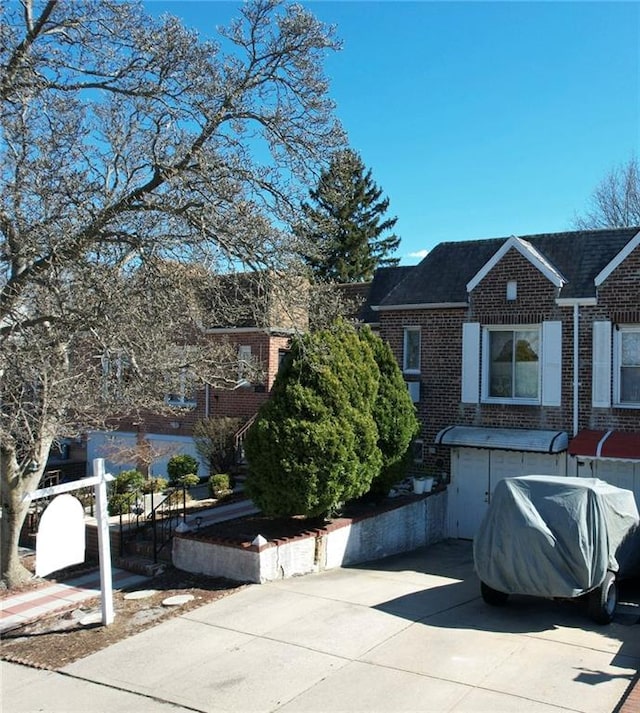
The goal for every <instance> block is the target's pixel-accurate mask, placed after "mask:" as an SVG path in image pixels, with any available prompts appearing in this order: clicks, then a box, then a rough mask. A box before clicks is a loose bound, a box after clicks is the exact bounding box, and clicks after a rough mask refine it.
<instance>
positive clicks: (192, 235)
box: [0, 0, 344, 587]
mask: <svg viewBox="0 0 640 713" xmlns="http://www.w3.org/2000/svg"><path fill="white" fill-rule="evenodd" d="M0 13H1V15H0V126H1V132H2V133H1V138H0V152H1V153H0V175H1V180H0V238H1V241H2V242H1V244H0V376H1V382H0V398H1V399H2V412H1V415H0V471H1V478H0V480H1V500H2V518H1V530H2V532H1V535H2V542H1V560H2V579H3V582H4V583H5V584H6V586H9V587H11V586H14V585H16V584H18V583H20V582H21V581H23V579H24V578H25V577H26V576H27V572H26V570H24V568H23V567H22V566H21V565H20V562H19V558H18V554H17V553H18V547H17V545H18V537H19V532H20V529H21V525H22V523H23V520H24V517H25V515H26V510H27V505H26V504H25V502H24V495H25V493H26V492H28V491H30V490H32V489H34V488H35V487H36V486H37V483H38V482H39V480H40V478H41V476H42V474H43V470H44V467H45V463H46V460H47V455H48V452H49V449H50V446H51V443H52V442H53V440H54V439H55V438H57V437H61V436H71V435H76V434H78V433H80V432H82V431H85V430H87V429H89V428H96V427H101V426H104V425H105V423H107V420H108V419H109V418H114V417H115V418H116V419H117V417H118V416H123V415H130V414H133V413H135V412H136V411H139V410H143V409H150V410H154V411H158V410H160V409H162V408H166V404H165V403H164V400H163V397H164V395H165V394H166V393H169V392H173V391H175V390H176V389H177V388H179V387H180V386H182V387H184V382H185V380H189V382H193V384H198V383H202V382H203V381H208V382H210V383H213V384H214V385H216V386H220V385H224V384H226V383H229V382H230V383H235V378H236V377H232V376H231V372H235V374H236V376H237V364H233V363H232V362H233V360H234V355H232V354H231V353H230V351H229V350H227V351H225V350H224V348H221V351H218V350H214V349H213V348H211V346H210V345H209V344H207V342H206V339H205V338H204V335H203V332H204V330H203V329H202V326H203V325H205V324H207V323H216V322H219V323H223V322H224V323H228V322H229V321H232V320H233V318H234V315H233V314H232V313H230V312H229V310H231V309H232V308H233V305H234V304H238V300H237V299H235V301H234V300H230V299H229V298H228V295H227V293H226V291H225V290H224V289H221V287H220V281H219V277H217V276H219V275H221V274H224V275H228V274H229V273H231V272H233V271H243V272H246V271H255V273H256V275H272V274H274V271H280V272H290V271H291V270H293V269H294V268H295V264H294V261H295V256H296V255H298V254H299V253H300V252H301V250H300V245H298V244H297V242H296V240H297V239H296V238H293V237H292V231H291V230H289V226H291V225H292V224H293V223H294V219H295V215H294V211H295V206H297V205H299V200H300V197H301V193H302V191H301V190H298V187H300V186H304V185H309V184H310V183H313V182H314V181H315V177H317V174H318V171H319V170H320V169H321V166H322V163H321V162H322V160H323V159H324V157H326V156H328V155H330V153H331V152H332V151H333V150H335V149H336V148H337V147H340V146H341V145H343V143H344V137H343V135H342V132H341V129H340V127H339V125H338V124H337V123H336V121H335V119H334V116H333V104H332V102H331V101H330V99H329V98H328V94H327V90H328V87H327V82H326V80H325V78H324V76H323V72H322V61H323V59H324V55H325V53H326V52H327V51H328V50H333V49H336V48H337V43H336V40H335V38H334V36H333V31H332V30H331V29H328V28H326V27H324V26H323V25H322V24H320V23H319V22H318V21H316V19H315V18H314V17H313V16H312V15H311V14H309V13H308V12H307V11H306V10H304V9H302V8H301V7H299V6H286V5H281V4H280V3H278V2H276V1H275V0H250V2H248V3H247V4H245V5H243V6H242V10H241V15H240V17H239V19H238V20H237V21H235V22H233V23H232V24H231V25H230V27H229V28H227V29H226V30H222V31H221V37H220V41H219V42H218V43H213V42H209V41H204V40H202V39H200V38H199V37H198V36H197V35H196V34H195V33H194V32H192V31H190V30H187V29H185V27H183V26H182V25H181V24H180V22H179V21H178V20H176V19H175V18H171V17H168V16H167V17H164V18H162V19H160V20H156V19H153V18H151V17H149V16H147V15H146V14H145V13H144V10H143V8H142V6H141V4H133V3H132V4H130V3H122V2H119V1H118V2H116V1H115V0H76V1H74V2H61V1H60V2H59V1H58V0H43V1H42V2H37V1H36V0H20V2H19V3H17V2H16V3H6V4H5V5H4V7H3V8H2V9H0ZM223 48H224V49H223ZM205 294H206V299H203V295H205ZM252 294H254V293H252ZM235 297H236V298H237V295H235ZM204 305H206V308H205V306H204Z"/></svg>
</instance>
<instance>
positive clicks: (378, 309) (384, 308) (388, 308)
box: [371, 302, 469, 312]
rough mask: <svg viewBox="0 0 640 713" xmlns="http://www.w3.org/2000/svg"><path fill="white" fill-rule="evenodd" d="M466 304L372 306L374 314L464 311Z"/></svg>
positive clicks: (428, 303)
mask: <svg viewBox="0 0 640 713" xmlns="http://www.w3.org/2000/svg"><path fill="white" fill-rule="evenodd" d="M468 306H469V303H468V302H423V303H421V304H412V305H411V304H407V305H372V306H371V309H372V310H373V311H374V312H397V311H399V310H407V309H466V308H467V307H468Z"/></svg>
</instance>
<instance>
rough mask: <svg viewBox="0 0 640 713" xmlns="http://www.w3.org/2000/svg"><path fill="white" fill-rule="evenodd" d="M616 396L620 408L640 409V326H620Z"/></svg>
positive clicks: (618, 333) (615, 352) (615, 381)
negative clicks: (632, 407)
mask: <svg viewBox="0 0 640 713" xmlns="http://www.w3.org/2000/svg"><path fill="white" fill-rule="evenodd" d="M614 359H615V361H614V364H615V371H614V394H615V401H616V403H617V404H619V405H620V406H634V407H639V408H640V325H634V326H630V325H619V326H618V328H617V329H616V331H615V339H614Z"/></svg>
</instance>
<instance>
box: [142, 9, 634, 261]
mask: <svg viewBox="0 0 640 713" xmlns="http://www.w3.org/2000/svg"><path fill="white" fill-rule="evenodd" d="M303 4H304V5H305V6H307V7H308V8H309V9H310V10H312V11H313V12H314V14H315V15H316V16H317V17H318V18H319V19H321V20H323V21H324V22H327V23H329V24H335V25H336V26H337V32H338V36H339V37H340V38H341V39H342V41H343V43H344V48H343V50H342V51H341V52H339V53H337V54H334V55H330V56H329V58H328V60H327V63H326V71H327V74H328V76H329V77H330V79H331V95H332V97H333V98H334V99H335V101H336V102H337V114H338V117H339V118H340V120H341V121H342V123H343V125H344V127H345V129H346V130H347V132H348V135H349V140H350V144H351V146H352V147H353V148H355V149H356V150H357V151H359V152H360V154H361V156H362V158H363V160H364V162H365V165H366V166H367V167H368V168H371V169H372V171H373V178H374V180H375V181H376V183H377V184H378V185H379V186H380V187H381V188H382V189H383V191H384V193H385V194H386V195H387V196H388V197H389V199H390V209H389V212H390V214H392V215H396V216H397V217H398V222H397V224H396V230H395V232H396V233H397V234H398V235H399V236H400V237H401V240H402V242H401V246H400V249H399V251H398V256H399V257H401V258H402V263H403V264H411V263H415V262H417V260H418V258H417V257H416V256H417V255H418V254H420V253H421V251H425V250H429V249H430V248H432V247H434V246H435V245H436V244H437V243H439V242H442V241H449V240H472V239H476V238H486V237H500V236H507V235H528V234H532V233H540V232H556V231H562V230H570V229H572V227H573V225H572V221H573V219H574V217H575V214H576V212H581V211H584V209H585V208H586V206H587V201H588V198H589V195H590V194H591V192H592V190H593V188H594V187H595V186H596V184H597V183H598V182H599V181H600V180H601V179H602V178H603V177H604V175H605V174H606V173H607V172H608V171H609V170H610V169H611V168H613V167H614V166H616V165H619V164H621V163H624V162H626V161H628V160H629V158H631V156H632V155H634V154H635V155H636V156H640V4H639V3H635V2H584V1H583V2H571V3H570V2H566V3H565V2H549V1H547V2H396V1H393V2H392V1H387V2H371V1H365V0H359V1H351V2H347V1H343V0H339V1H333V2H329V1H316V2H304V3H303ZM148 7H149V9H150V10H152V11H153V12H154V13H160V12H165V11H166V12H171V13H172V14H174V15H177V16H179V17H181V18H182V19H183V20H184V22H185V24H186V25H188V26H191V27H195V28H197V29H198V30H200V31H201V32H202V34H204V35H213V31H214V28H215V26H216V25H220V24H227V23H228V21H229V20H230V19H231V18H232V17H234V16H236V15H237V10H238V7H239V2H238V3H236V2H216V1H215V0H208V1H207V0H197V1H196V0H192V1H191V0H181V1H178V0H163V1H162V2H160V1H159V0H155V1H152V2H149V3H148Z"/></svg>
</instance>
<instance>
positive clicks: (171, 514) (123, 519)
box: [117, 487, 187, 564]
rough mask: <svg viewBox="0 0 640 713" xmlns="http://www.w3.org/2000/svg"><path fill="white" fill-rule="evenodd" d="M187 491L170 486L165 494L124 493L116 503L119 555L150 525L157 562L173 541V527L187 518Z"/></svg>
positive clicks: (135, 491) (154, 559)
mask: <svg viewBox="0 0 640 713" xmlns="http://www.w3.org/2000/svg"><path fill="white" fill-rule="evenodd" d="M186 491H187V489H186V488H185V487H178V488H170V489H169V490H168V491H166V492H165V493H164V494H159V493H154V492H153V491H151V492H150V493H144V492H143V491H142V490H133V491H131V492H129V493H124V494H122V498H121V499H120V500H119V501H118V503H117V508H118V510H119V513H118V515H119V529H120V556H121V557H123V556H124V553H125V547H126V544H127V543H128V542H130V541H131V540H133V539H135V538H137V537H138V536H139V534H140V533H141V532H143V531H145V530H147V528H151V538H152V543H153V562H154V564H156V563H157V561H158V554H159V553H160V552H161V550H162V549H163V548H164V547H166V545H167V544H169V543H170V542H171V540H172V539H173V532H174V530H175V529H176V527H177V526H178V525H179V524H180V521H184V519H185V517H186V497H187V496H186ZM158 498H160V500H159V501H157V499H158Z"/></svg>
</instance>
